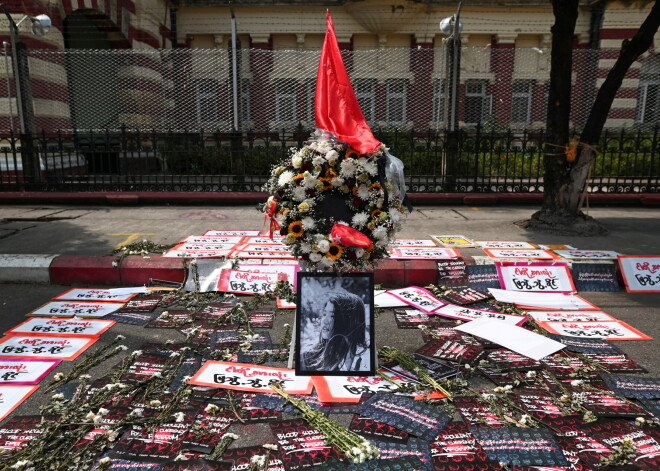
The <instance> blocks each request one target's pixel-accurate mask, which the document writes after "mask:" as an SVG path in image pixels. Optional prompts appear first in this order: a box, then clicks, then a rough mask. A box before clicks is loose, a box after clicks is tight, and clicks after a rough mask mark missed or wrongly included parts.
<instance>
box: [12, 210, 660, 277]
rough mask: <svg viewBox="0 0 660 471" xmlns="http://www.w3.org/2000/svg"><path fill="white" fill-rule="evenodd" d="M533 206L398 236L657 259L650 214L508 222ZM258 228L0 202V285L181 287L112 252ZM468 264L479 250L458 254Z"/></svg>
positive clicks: (403, 265) (389, 270)
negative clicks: (551, 223)
mask: <svg viewBox="0 0 660 471" xmlns="http://www.w3.org/2000/svg"><path fill="white" fill-rule="evenodd" d="M535 210H536V207H534V206H501V205H497V206H481V207H480V206H471V207H470V206H464V205H459V206H418V207H417V208H416V209H415V210H414V211H413V212H412V213H411V214H410V215H409V216H408V218H407V220H406V221H405V223H404V226H403V229H402V230H401V231H400V233H399V234H398V237H400V238H420V239H424V238H428V236H429V235H431V234H461V235H464V236H466V237H468V238H471V239H475V240H514V241H529V242H533V243H540V244H570V245H573V246H575V247H577V248H579V249H594V250H615V251H617V252H619V253H622V254H626V255H655V254H660V237H658V234H660V217H659V216H660V209H655V208H641V207H614V208H606V207H596V208H592V209H591V210H590V214H591V215H592V216H593V217H595V218H597V219H598V220H599V221H601V222H602V223H603V224H604V225H605V226H606V227H607V228H608V229H609V231H610V233H609V235H607V236H601V237H574V236H571V237H568V236H559V235H552V234H541V233H532V232H528V231H526V230H524V229H521V228H520V227H518V226H516V225H515V224H513V223H514V222H515V221H518V220H522V219H526V218H529V217H530V216H531V214H532V213H533V212H534V211H535ZM211 229H214V230H223V229H224V230H237V229H241V230H263V229H264V225H263V215H262V214H261V213H260V212H259V211H257V210H256V208H255V207H254V206H252V205H242V206H241V205H233V206H222V207H209V206H198V207H196V206H178V207H162V206H143V207H130V208H128V207H117V206H58V205H20V206H10V205H3V206H0V254H2V255H0V282H22V283H53V284H66V285H75V284H79V285H88V284H94V285H135V284H143V283H146V282H147V281H148V280H149V278H157V279H165V280H171V281H181V280H183V277H184V267H183V263H182V261H181V260H179V259H166V258H162V257H160V256H150V257H149V258H143V257H141V256H129V257H127V258H125V259H124V260H123V261H122V262H121V263H119V264H118V265H117V266H113V265H114V263H113V262H115V257H114V256H112V255H111V254H112V251H113V249H115V248H118V247H121V246H122V245H126V244H128V243H131V242H134V241H139V240H142V239H148V240H150V241H152V242H155V243H159V244H166V245H173V244H175V243H177V242H178V241H180V240H181V239H183V238H184V237H186V236H188V235H199V234H203V233H204V232H205V231H207V230H211ZM461 254H462V255H463V256H464V257H465V258H466V259H467V261H468V263H470V262H471V259H472V257H474V256H483V255H484V253H483V252H482V251H481V249H462V250H461ZM376 281H377V282H379V283H383V284H385V285H390V284H398V285H410V284H428V283H435V282H436V281H437V270H436V268H435V263H434V262H432V261H398V260H387V261H384V262H383V263H382V264H381V265H380V266H379V269H378V270H377V273H376Z"/></svg>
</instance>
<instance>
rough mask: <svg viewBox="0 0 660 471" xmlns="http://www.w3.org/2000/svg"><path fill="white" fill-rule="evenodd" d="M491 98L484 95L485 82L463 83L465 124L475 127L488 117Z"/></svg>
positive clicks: (470, 81)
mask: <svg viewBox="0 0 660 471" xmlns="http://www.w3.org/2000/svg"><path fill="white" fill-rule="evenodd" d="M490 108H491V97H490V96H488V95H486V82H485V81H483V80H468V81H467V82H466V83H465V124H469V125H476V124H479V123H482V122H484V121H486V120H487V119H488V117H489V116H490V113H491V111H490Z"/></svg>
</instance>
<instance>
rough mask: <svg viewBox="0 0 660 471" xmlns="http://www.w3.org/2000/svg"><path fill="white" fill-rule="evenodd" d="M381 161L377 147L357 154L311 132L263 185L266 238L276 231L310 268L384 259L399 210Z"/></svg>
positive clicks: (363, 265) (383, 152) (382, 152)
mask: <svg viewBox="0 0 660 471" xmlns="http://www.w3.org/2000/svg"><path fill="white" fill-rule="evenodd" d="M388 156H389V154H387V149H386V148H385V147H384V146H381V147H380V148H379V149H377V151H376V152H373V153H370V154H365V155H360V154H359V153H358V152H357V151H356V150H354V149H352V148H350V147H349V146H348V144H346V143H345V142H341V141H338V140H337V139H336V138H335V137H334V135H332V134H331V133H328V132H324V131H319V130H317V131H316V132H315V133H314V134H313V135H312V139H311V140H310V141H308V142H307V143H306V145H305V146H303V147H302V148H301V149H296V148H292V149H290V155H289V157H288V158H287V159H286V160H285V161H284V162H281V163H280V164H279V165H276V166H275V167H273V170H272V172H271V176H270V178H269V180H268V183H266V185H265V186H264V191H267V192H268V193H270V195H271V196H270V198H269V199H268V201H267V202H266V203H265V204H264V207H263V210H264V212H265V213H266V217H267V218H270V221H271V222H270V224H271V226H270V228H271V234H272V233H273V231H278V230H279V233H280V234H281V235H283V236H284V243H285V244H286V245H288V246H289V247H291V250H292V252H293V255H294V256H297V257H299V258H300V259H301V260H304V261H305V262H306V264H305V265H306V266H305V269H306V270H309V271H327V270H333V271H337V272H341V271H345V270H358V271H364V270H365V269H367V268H371V267H373V266H374V264H375V263H376V262H377V261H378V260H379V259H383V258H385V257H387V256H388V250H387V249H388V245H389V242H390V240H392V239H393V237H394V233H395V232H396V231H397V230H398V229H399V228H400V219H401V216H402V213H403V212H404V211H405V210H404V209H403V208H402V205H401V195H400V191H399V189H398V188H395V187H394V185H392V183H391V182H389V181H388V180H387V179H386V178H385V177H384V171H383V170H382V169H383V168H384V165H383V164H384V163H385V159H386V158H387V157H388ZM389 157H391V156H389ZM392 158H393V157H392ZM379 164H380V165H381V170H380V171H379Z"/></svg>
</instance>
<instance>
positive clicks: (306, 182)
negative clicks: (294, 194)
mask: <svg viewBox="0 0 660 471" xmlns="http://www.w3.org/2000/svg"><path fill="white" fill-rule="evenodd" d="M318 182H319V180H318V178H316V177H315V176H314V175H311V174H310V173H309V172H305V177H304V178H303V186H304V187H305V188H315V187H316V184H317V183H318Z"/></svg>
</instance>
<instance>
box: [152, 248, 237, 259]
mask: <svg viewBox="0 0 660 471" xmlns="http://www.w3.org/2000/svg"><path fill="white" fill-rule="evenodd" d="M231 253H232V250H231V249H222V250H174V249H173V250H170V251H168V252H167V253H166V254H165V255H163V258H218V257H229V255H231Z"/></svg>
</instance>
